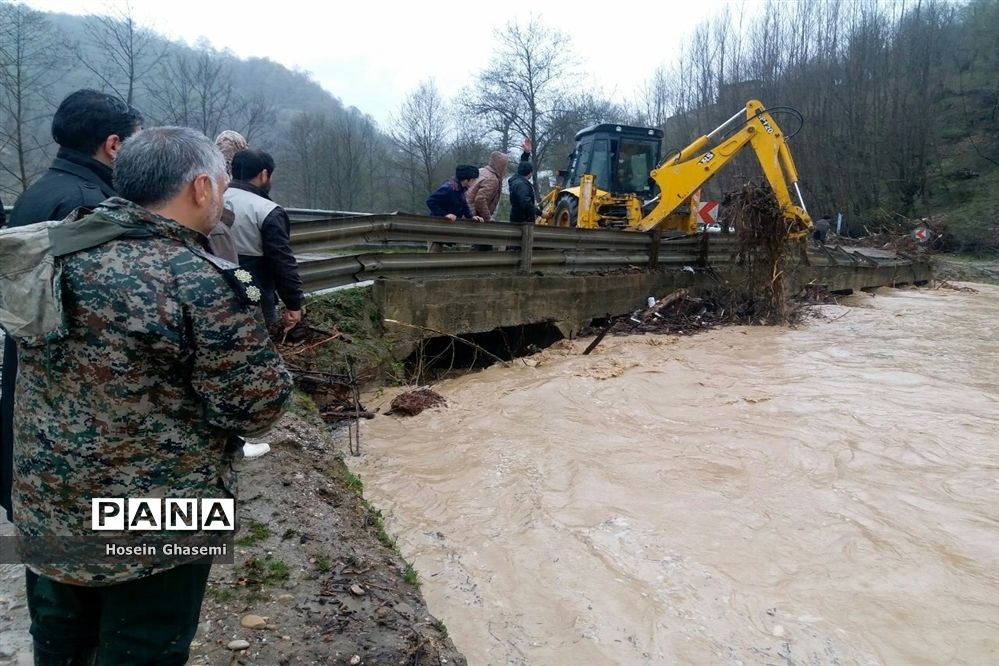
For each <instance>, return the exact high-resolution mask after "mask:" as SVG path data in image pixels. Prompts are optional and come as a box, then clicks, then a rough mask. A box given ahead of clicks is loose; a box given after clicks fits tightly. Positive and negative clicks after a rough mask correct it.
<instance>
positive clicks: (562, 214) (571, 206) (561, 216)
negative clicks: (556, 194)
mask: <svg viewBox="0 0 999 666" xmlns="http://www.w3.org/2000/svg"><path fill="white" fill-rule="evenodd" d="M578 208H579V199H577V198H576V197H574V196H571V195H569V196H564V197H562V198H561V199H559V202H558V204H557V205H556V206H555V215H554V217H553V218H552V220H553V224H554V225H555V226H556V227H575V226H576V222H577V220H578V217H577V212H578Z"/></svg>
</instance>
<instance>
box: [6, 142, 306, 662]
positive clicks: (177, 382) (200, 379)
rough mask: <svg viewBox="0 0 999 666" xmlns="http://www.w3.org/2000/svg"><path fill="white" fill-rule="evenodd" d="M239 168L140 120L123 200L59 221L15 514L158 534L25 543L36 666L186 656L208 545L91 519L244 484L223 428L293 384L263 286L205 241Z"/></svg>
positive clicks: (29, 360) (260, 425) (69, 525)
mask: <svg viewBox="0 0 999 666" xmlns="http://www.w3.org/2000/svg"><path fill="white" fill-rule="evenodd" d="M226 180H227V177H226V171H225V162H224V161H223V158H222V154H221V153H220V152H219V151H218V149H217V148H216V147H215V146H214V144H212V142H211V141H209V140H208V138H207V137H205V136H203V135H202V134H200V133H198V132H195V131H194V130H190V129H186V128H180V127H163V128H158V129H149V130H145V131H144V132H140V133H138V134H136V135H135V136H134V137H132V138H130V139H129V140H128V141H126V142H125V144H124V146H123V147H122V149H121V151H120V152H119V154H118V157H117V159H116V162H115V171H114V185H115V188H116V189H117V191H118V193H119V195H120V196H121V197H123V198H112V199H108V200H107V201H105V202H104V203H102V204H100V205H99V206H98V207H97V208H96V210H94V212H93V213H91V214H89V215H87V216H85V217H82V218H80V219H79V220H76V221H66V222H61V223H59V224H56V225H54V226H52V227H50V230H49V238H50V240H51V243H52V250H53V252H52V253H53V254H54V255H55V256H56V261H57V262H59V264H61V269H62V276H61V290H62V299H61V301H59V304H60V306H61V307H62V308H63V312H62V313H61V314H62V316H61V321H62V322H63V325H62V326H61V327H59V330H55V331H52V332H50V334H47V335H46V336H45V337H44V338H43V339H38V338H35V339H31V338H21V339H19V340H18V348H19V350H20V351H21V366H20V370H19V375H18V382H17V399H16V406H15V413H14V447H15V455H14V460H15V469H14V493H13V500H14V506H15V510H14V522H15V526H16V527H17V529H18V532H19V534H20V535H21V536H22V537H24V538H25V540H26V541H28V542H30V541H31V540H32V539H35V540H38V539H41V540H45V539H49V540H52V539H53V538H61V539H62V540H63V541H71V540H72V538H73V537H81V536H91V537H92V536H94V535H95V534H97V535H99V536H106V535H109V534H110V535H114V537H115V538H116V540H117V539H121V543H123V544H125V545H139V544H143V545H149V544H152V545H153V546H154V547H157V548H158V549H157V550H154V551H153V552H149V551H146V552H145V555H144V556H143V557H141V558H140V557H121V558H118V559H114V560H111V561H108V560H103V559H100V558H97V557H83V558H79V559H76V560H73V561H62V562H56V563H53V562H51V561H47V560H45V559H43V558H37V559H33V558H32V556H31V555H29V556H27V561H26V564H27V565H28V572H27V592H28V608H29V610H30V613H31V619H32V623H31V633H32V636H33V637H34V641H35V663H36V664H42V665H45V664H63V665H71V664H93V663H95V661H94V659H95V658H96V663H97V664H108V665H110V664H160V665H167V664H176V665H178V666H179V665H181V664H184V663H186V661H187V658H188V651H189V646H190V642H191V639H192V638H193V637H194V633H195V630H196V628H197V623H198V616H199V613H200V608H201V601H202V596H203V594H204V590H205V582H206V580H207V577H208V570H209V567H210V566H211V560H210V558H209V559H208V560H205V559H204V558H199V557H198V556H197V555H190V556H187V557H178V556H170V555H169V554H168V553H166V552H165V550H164V548H163V547H162V546H163V545H164V544H165V543H170V542H171V541H175V540H176V539H177V538H179V537H180V536H184V535H178V533H176V532H173V533H171V532H160V533H157V532H139V533H136V532H128V533H114V532H113V533H107V532H101V533H94V532H92V531H91V519H92V516H91V510H92V507H91V504H92V503H91V500H92V499H95V498H107V497H112V498H194V499H198V500H206V499H218V498H230V497H233V496H234V495H235V490H236V488H235V477H234V474H233V470H232V467H231V465H230V455H231V451H230V450H227V447H226V441H227V437H228V436H229V435H230V434H233V433H238V434H252V433H256V432H259V431H261V430H263V429H265V428H267V427H269V426H270V425H271V424H272V423H273V422H274V421H275V420H277V418H278V417H279V416H280V415H281V412H282V410H283V408H284V405H285V403H286V402H287V400H288V398H289V396H290V393H291V379H290V376H289V375H288V373H287V371H286V370H285V369H284V367H283V365H282V363H281V359H280V357H279V356H278V355H277V353H276V351H275V350H274V347H273V345H272V344H271V342H270V338H269V337H268V335H267V331H266V330H264V327H263V326H262V324H261V323H260V322H258V320H257V319H256V318H255V316H254V312H255V310H256V308H257V307H258V303H257V300H258V299H259V294H258V293H256V292H257V289H256V287H254V286H252V284H251V283H250V282H249V276H248V275H247V274H245V271H240V270H239V269H238V268H237V267H235V266H233V265H232V264H229V263H228V262H224V261H221V260H219V259H217V258H216V257H214V256H213V255H212V254H210V253H209V252H207V250H206V246H205V242H206V235H207V234H208V232H209V231H210V230H211V229H212V227H213V226H214V225H215V224H216V223H217V222H218V220H219V215H220V213H221V210H222V203H223V198H222V197H223V192H224V190H225V187H226ZM126 199H129V200H126ZM25 229H28V228H27V227H26V228H25ZM4 240H5V239H4V238H2V237H0V251H2V250H3V247H2V243H3V242H4ZM3 286H4V285H3V283H0V289H2V288H3ZM15 286H16V287H20V288H23V289H25V290H28V291H31V289H30V288H29V287H31V288H34V289H35V290H34V291H31V293H32V296H33V297H34V299H36V300H37V304H38V305H39V307H35V308H32V307H26V308H25V311H26V312H36V311H37V312H47V310H46V309H45V307H49V306H51V305H52V303H51V301H52V299H51V292H50V291H46V290H45V289H44V288H42V287H43V285H41V284H39V285H34V284H32V285H28V284H22V285H15ZM10 293H11V294H15V295H16V294H19V293H21V292H20V291H19V290H18V289H16V288H12V289H11V292H10ZM46 299H48V301H46ZM43 306H44V307H43ZM137 534H138V536H136V535H137ZM73 543H76V541H73ZM95 655H96V656H95Z"/></svg>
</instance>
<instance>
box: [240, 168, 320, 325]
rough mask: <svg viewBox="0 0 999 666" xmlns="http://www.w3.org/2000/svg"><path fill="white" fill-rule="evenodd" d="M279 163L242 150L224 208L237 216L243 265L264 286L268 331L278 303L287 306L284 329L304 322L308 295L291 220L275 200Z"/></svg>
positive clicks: (262, 298)
mask: <svg viewBox="0 0 999 666" xmlns="http://www.w3.org/2000/svg"><path fill="white" fill-rule="evenodd" d="M273 174H274V158H273V157H271V156H270V154H269V153H265V152H264V151H262V150H252V149H247V150H241V151H239V152H238V153H236V155H235V156H234V157H233V158H232V182H231V183H229V189H227V190H226V191H225V207H226V210H229V211H231V212H232V214H233V223H232V229H231V232H232V239H233V242H234V243H235V245H236V252H237V254H238V255H239V265H240V266H242V267H243V268H245V269H246V270H248V271H249V272H250V274H251V275H253V278H254V280H255V281H256V283H257V285H258V286H259V287H260V291H261V296H260V305H261V308H262V309H263V312H264V320H265V321H266V322H267V325H268V326H271V325H272V324H274V323H276V322H277V299H278V297H280V299H281V301H282V302H283V303H284V305H285V312H284V317H283V319H284V322H283V326H284V329H285V330H286V331H287V330H290V329H291V328H294V327H295V326H296V325H297V324H298V323H299V322H300V321H301V320H302V307H303V305H304V303H305V294H304V292H303V291H302V278H301V277H300V276H299V274H298V262H297V261H296V260H295V255H294V253H293V252H292V251H291V241H290V235H291V221H290V220H289V219H288V213H286V212H285V210H284V208H282V207H281V206H279V205H277V204H276V203H274V202H273V201H271V198H270V190H271V178H272V176H273Z"/></svg>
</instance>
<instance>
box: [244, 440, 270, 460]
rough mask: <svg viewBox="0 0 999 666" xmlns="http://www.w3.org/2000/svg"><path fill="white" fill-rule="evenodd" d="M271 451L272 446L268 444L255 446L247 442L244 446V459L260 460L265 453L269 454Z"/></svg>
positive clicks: (263, 443)
mask: <svg viewBox="0 0 999 666" xmlns="http://www.w3.org/2000/svg"><path fill="white" fill-rule="evenodd" d="M270 450H271V445H270V444H268V443H266V442H261V443H259V444H254V443H252V442H245V443H244V444H243V457H244V458H259V457H260V456H262V455H264V454H265V453H268V452H269V451H270Z"/></svg>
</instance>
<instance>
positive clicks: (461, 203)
mask: <svg viewBox="0 0 999 666" xmlns="http://www.w3.org/2000/svg"><path fill="white" fill-rule="evenodd" d="M478 177H479V168H478V167H474V166H469V165H467V164H462V165H459V166H458V167H457V168H456V169H455V170H454V178H448V179H447V180H445V181H444V182H443V183H441V186H440V187H438V188H437V191H435V192H434V193H433V194H431V195H430V196H429V197H427V210H429V211H430V214H431V215H434V216H435V217H446V218H447V219H449V220H451V221H452V222H454V221H455V220H457V219H458V218H465V219H469V220H475V221H476V222H481V221H482V217H481V216H474V215H472V209H471V208H470V207H469V206H468V201H466V200H465V191H466V190H467V189H468V188H469V187H470V186H471V185H472V183H474V182H475V179H476V178H478Z"/></svg>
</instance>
